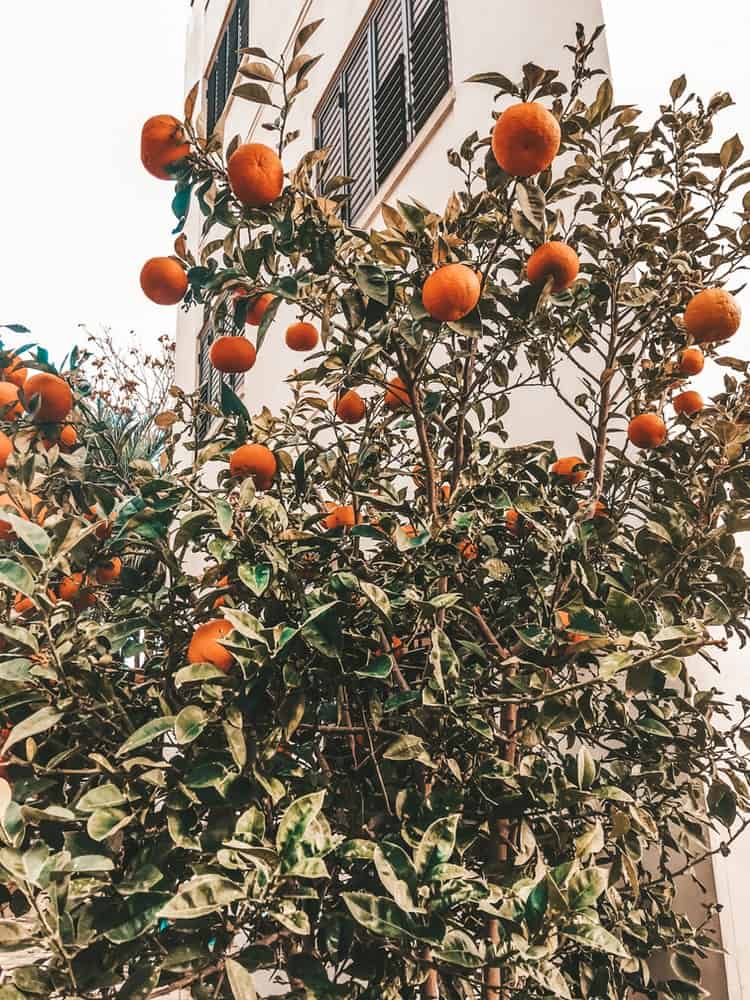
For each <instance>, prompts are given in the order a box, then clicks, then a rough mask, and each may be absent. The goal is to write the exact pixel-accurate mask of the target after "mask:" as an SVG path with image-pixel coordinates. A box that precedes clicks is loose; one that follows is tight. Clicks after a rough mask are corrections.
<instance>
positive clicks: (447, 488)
mask: <svg viewBox="0 0 750 1000" xmlns="http://www.w3.org/2000/svg"><path fill="white" fill-rule="evenodd" d="M440 492H441V494H442V496H443V500H444V501H445V503H448V501H449V500H450V498H451V484H450V483H443V485H442V486H441V487H440Z"/></svg>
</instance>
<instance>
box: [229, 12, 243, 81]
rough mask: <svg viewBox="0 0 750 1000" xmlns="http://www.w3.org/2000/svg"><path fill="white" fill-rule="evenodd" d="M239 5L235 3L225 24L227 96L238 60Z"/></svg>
mask: <svg viewBox="0 0 750 1000" xmlns="http://www.w3.org/2000/svg"><path fill="white" fill-rule="evenodd" d="M239 53H240V5H239V4H235V7H234V10H233V11H232V16H231V17H230V18H229V24H228V25H227V98H229V95H230V94H231V92H232V84H233V83H234V78H235V76H236V75H237V67H238V65H239V61H240V56H239Z"/></svg>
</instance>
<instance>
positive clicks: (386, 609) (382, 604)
mask: <svg viewBox="0 0 750 1000" xmlns="http://www.w3.org/2000/svg"><path fill="white" fill-rule="evenodd" d="M359 587H360V590H361V591H362V593H363V594H364V595H365V597H366V598H367V600H368V601H369V602H370V604H372V605H373V606H374V607H375V608H376V609H377V610H378V611H379V612H380V614H381V615H382V616H383V618H384V619H385V620H386V622H389V623H390V620H391V602H390V601H389V600H388V595H387V594H386V592H385V591H384V590H381V589H380V587H378V586H376V585H375V584H374V583H368V582H367V581H366V580H360V581H359Z"/></svg>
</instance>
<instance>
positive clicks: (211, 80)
mask: <svg viewBox="0 0 750 1000" xmlns="http://www.w3.org/2000/svg"><path fill="white" fill-rule="evenodd" d="M207 103H208V111H207V116H206V125H207V128H208V134H209V135H211V133H212V132H213V130H214V127H215V126H216V122H217V120H218V117H219V115H218V114H217V105H216V64H215V63H214V65H213V67H212V68H211V72H210V73H209V74H208V93H207Z"/></svg>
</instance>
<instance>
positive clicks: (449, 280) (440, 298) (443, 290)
mask: <svg viewBox="0 0 750 1000" xmlns="http://www.w3.org/2000/svg"><path fill="white" fill-rule="evenodd" d="M481 293H482V286H481V284H480V281H479V277H478V276H477V273H476V271H472V269H471V268H470V267H467V266H466V264H444V265H443V267H439V268H438V269H437V270H436V271H433V272H432V274H431V275H430V276H429V278H428V279H427V280H426V281H425V283H424V285H423V286H422V305H423V306H424V307H425V309H426V310H427V312H428V313H429V314H430V316H431V317H432V318H433V319H437V320H440V321H441V322H442V323H455V322H456V321H457V320H459V319H463V318H464V316H468V315H469V313H470V312H471V311H472V309H474V308H476V304H477V302H479V296H480V295H481Z"/></svg>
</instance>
